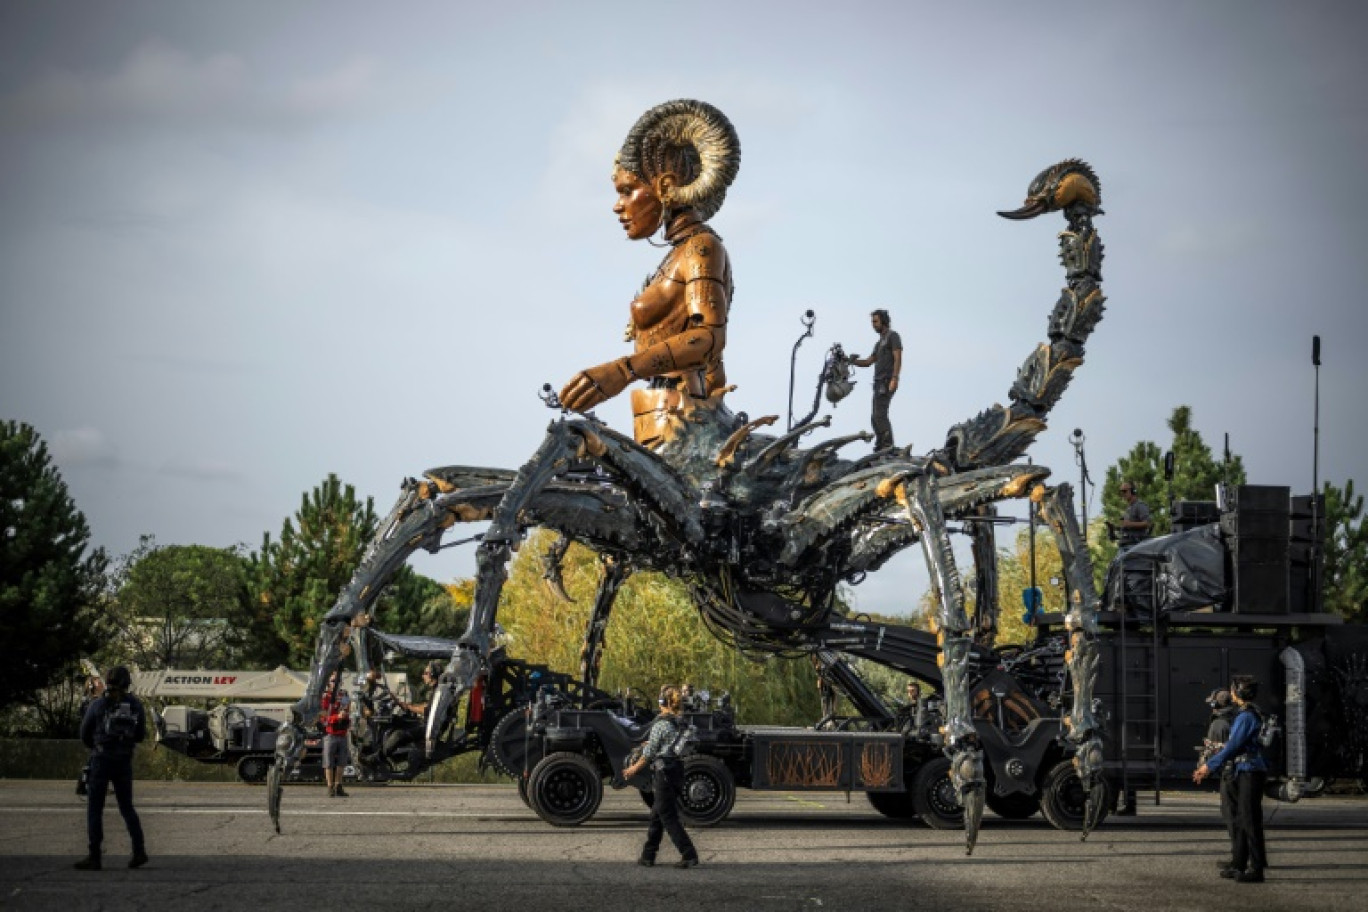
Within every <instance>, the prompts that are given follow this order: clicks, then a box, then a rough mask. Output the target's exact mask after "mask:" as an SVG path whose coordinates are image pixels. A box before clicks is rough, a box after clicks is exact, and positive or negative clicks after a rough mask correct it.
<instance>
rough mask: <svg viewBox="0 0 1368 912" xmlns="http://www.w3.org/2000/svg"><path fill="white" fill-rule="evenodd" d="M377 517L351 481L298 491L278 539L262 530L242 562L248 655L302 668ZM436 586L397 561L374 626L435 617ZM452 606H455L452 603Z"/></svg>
mask: <svg viewBox="0 0 1368 912" xmlns="http://www.w3.org/2000/svg"><path fill="white" fill-rule="evenodd" d="M378 524H379V520H378V518H377V516H376V514H375V503H374V499H373V498H370V497H367V498H366V499H365V500H361V499H360V498H358V497H357V495H356V489H355V488H354V487H353V486H352V485H343V484H342V482H341V481H339V480H338V478H337V476H336V475H332V474H330V475H328V477H327V478H326V479H324V481H323V483H322V484H320V485H318V486H317V487H315V488H314V489H313V491H311V492H309V493H306V494H305V495H303V497H302V499H301V502H300V506H299V509H298V510H297V511H296V512H295V514H294V517H293V519H289V518H287V519H286V520H285V522H284V524H283V525H282V526H281V529H280V537H279V539H276V540H272V538H271V535H270V533H269V532H268V533H267V534H266V535H265V536H264V537H263V540H262V545H261V550H260V551H259V552H257V553H255V554H253V555H252V556H251V558H250V559H249V561H248V585H249V590H250V592H251V604H252V611H251V628H252V630H253V632H254V635H255V636H254V640H255V643H256V645H255V648H254V652H253V657H254V659H255V660H256V661H257V662H259V663H262V664H267V665H276V664H281V663H287V664H290V665H291V666H293V667H305V666H307V665H308V663H309V662H310V661H311V660H312V658H313V652H314V647H315V645H316V644H317V641H318V631H319V624H320V622H321V621H322V619H323V616H324V615H325V614H327V612H328V610H329V609H330V608H331V607H332V605H333V603H334V602H335V601H336V599H337V595H338V593H339V592H341V590H342V587H343V586H345V585H346V584H347V582H348V581H349V580H350V579H351V577H352V574H353V573H355V571H356V568H357V566H358V565H359V564H360V562H361V556H362V553H363V552H364V551H365V548H366V545H367V543H369V541H370V540H371V538H372V537H373V536H374V535H375V531H376V528H377V526H378ZM446 597H447V596H446V594H445V593H444V592H443V591H442V587H441V586H440V585H439V584H437V583H435V582H433V581H432V580H429V579H426V578H424V577H421V576H419V575H418V574H416V573H414V571H413V570H412V569H411V568H409V567H402V568H400V570H399V572H398V573H396V574H395V575H394V577H393V579H392V580H391V582H390V585H389V586H388V587H387V589H386V591H385V593H384V594H383V595H382V596H381V598H380V599H379V601H378V604H377V605H376V624H377V626H379V627H380V628H381V629H389V630H396V631H399V630H403V631H405V632H409V631H412V630H416V629H418V628H420V627H422V625H423V624H424V623H425V621H424V617H425V614H424V611H425V606H428V603H429V602H433V606H432V608H431V609H430V610H428V614H427V615H426V617H427V620H428V621H431V620H432V619H433V618H434V617H438V616H440V605H442V604H443V599H444V598H446ZM453 610H454V609H453Z"/></svg>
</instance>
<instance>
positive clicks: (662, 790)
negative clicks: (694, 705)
mask: <svg viewBox="0 0 1368 912" xmlns="http://www.w3.org/2000/svg"><path fill="white" fill-rule="evenodd" d="M657 702H658V703H659V704H660V715H658V716H656V720H655V722H653V723H652V724H651V734H650V737H649V738H648V739H647V741H646V747H645V749H644V750H642V752H641V759H640V760H638V761H637V762H636V763H633V764H632V765H631V766H629V767H627V769H625V770H623V771H622V777H623V778H624V779H631V778H632V777H633V776H635V775H636V774H637V773H639V772H641V770H642V769H643V768H644V767H645V766H646V765H647V764H648V763H649V764H650V766H651V770H652V773H651V784H652V789H653V793H654V795H655V797H654V799H653V800H652V802H651V824H650V826H649V827H647V829H646V844H645V845H643V846H642V847H641V857H640V858H638V859H637V864H640V865H644V866H646V867H651V866H652V865H654V864H655V860H656V851H657V850H659V848H660V837H661V836H662V835H664V834H665V833H669V834H670V841H671V842H673V843H674V846H675V848H676V849H678V850H679V861H678V862H676V863H675V867H677V868H692V867H696V866H697V865H698V850H697V849H696V848H694V844H693V842H692V841H691V840H690V839H689V834H688V833H686V832H685V831H684V825H683V824H682V823H680V822H679V793H680V792H681V791H683V790H684V763H683V761H681V760H680V758H679V750H680V746H681V743H682V742H683V740H684V737H685V730H686V728H687V726H686V725H685V724H684V721H683V720H682V719H681V718H680V717H679V713H680V710H681V709H682V708H683V705H684V700H683V697H682V696H681V695H680V692H679V688H677V687H665V688H663V689H662V690H661V691H660V699H659V700H657Z"/></svg>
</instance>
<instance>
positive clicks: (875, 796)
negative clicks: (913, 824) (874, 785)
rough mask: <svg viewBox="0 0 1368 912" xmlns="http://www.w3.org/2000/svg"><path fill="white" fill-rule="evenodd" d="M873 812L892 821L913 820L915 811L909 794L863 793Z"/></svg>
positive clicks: (915, 814)
mask: <svg viewBox="0 0 1368 912" xmlns="http://www.w3.org/2000/svg"><path fill="white" fill-rule="evenodd" d="M865 797H866V798H868V799H869V804H870V806H871V807H873V808H874V810H876V811H878V812H879V813H880V814H883V815H884V816H885V817H889V818H891V819H893V820H915V819H916V817H917V809H916V808H915V807H913V805H912V795H911V793H909V792H865Z"/></svg>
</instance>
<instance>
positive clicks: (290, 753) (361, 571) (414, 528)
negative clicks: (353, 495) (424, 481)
mask: <svg viewBox="0 0 1368 912" xmlns="http://www.w3.org/2000/svg"><path fill="white" fill-rule="evenodd" d="M453 521H454V516H453V515H452V514H451V513H449V512H447V511H446V510H439V509H436V508H435V507H434V506H433V503H432V501H429V500H425V499H424V498H423V497H422V495H421V494H420V493H419V490H418V488H417V487H415V486H408V487H407V488H406V490H405V492H404V494H403V495H402V496H401V497H400V498H399V501H398V503H396V504H395V505H394V509H393V510H391V511H390V514H389V516H387V517H386V518H385V521H384V522H383V523H382V524H381V526H380V530H381V531H380V532H379V533H378V534H377V535H376V537H375V539H374V540H373V541H372V542H371V544H370V546H369V547H367V549H366V553H365V556H364V557H363V558H362V560H361V563H360V565H359V566H358V567H357V568H356V572H355V573H354V574H353V575H352V578H351V581H350V582H348V583H347V586H346V588H344V589H343V590H342V592H341V594H340V595H338V598H337V602H336V603H335V604H334V605H333V607H332V609H331V610H330V611H329V612H328V613H327V615H325V616H324V618H323V622H322V625H321V629H320V631H319V635H318V645H317V647H316V648H315V649H314V659H313V665H312V667H311V668H310V670H309V683H308V685H307V687H306V688H305V690H304V696H303V697H301V698H300V700H299V702H298V703H296V704H295V705H294V707H293V708H292V712H291V715H292V718H291V721H290V722H289V723H288V724H286V725H284V726H282V727H281V729H280V732H279V734H278V735H277V737H276V758H275V764H274V765H273V766H272V767H271V771H270V773H269V774H268V775H267V779H266V784H267V798H266V802H267V809H268V810H269V811H270V815H271V822H272V824H274V826H275V831H276V832H277V833H279V832H280V798H281V791H282V789H283V787H284V784H285V781H286V780H287V779H289V777H290V774H291V773H292V772H293V771H294V769H295V768H296V767H297V766H298V765H299V760H300V757H301V756H302V755H303V753H304V727H305V725H306V724H310V723H312V722H313V720H315V719H317V718H318V713H319V708H320V702H321V698H322V696H323V688H324V687H325V686H326V685H327V681H328V679H329V678H330V677H331V676H332V673H333V671H334V670H335V669H336V668H337V667H338V666H339V665H341V663H342V659H343V658H345V653H346V652H349V651H350V650H351V649H352V648H353V647H352V646H351V645H350V644H348V642H347V640H348V633H349V631H350V630H351V628H352V626H353V623H364V616H365V615H366V614H367V613H368V611H369V609H370V606H371V604H373V603H374V601H375V599H376V598H377V597H378V596H379V594H380V592H381V591H383V589H384V587H385V584H386V583H387V582H388V581H389V579H390V577H391V576H393V575H394V573H395V571H397V570H398V569H399V568H400V567H401V566H403V565H404V563H405V562H406V561H407V560H408V558H409V555H410V554H412V553H413V552H414V550H416V549H417V548H419V547H424V546H434V545H435V543H436V542H438V541H440V539H441V536H442V532H443V531H444V530H445V529H446V528H447V527H448V526H450V525H451V524H452V522H453Z"/></svg>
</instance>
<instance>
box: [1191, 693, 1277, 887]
mask: <svg viewBox="0 0 1368 912" xmlns="http://www.w3.org/2000/svg"><path fill="white" fill-rule="evenodd" d="M1258 692H1259V685H1258V682H1257V681H1255V680H1254V679H1253V678H1252V677H1249V676H1247V675H1239V676H1237V677H1236V678H1235V679H1234V680H1232V681H1231V682H1230V695H1231V697H1232V698H1233V699H1234V701H1235V705H1236V706H1237V707H1239V713H1238V714H1237V715H1236V716H1235V721H1234V723H1233V724H1232V725H1231V726H1230V739H1229V740H1228V741H1226V743H1225V747H1223V748H1221V749H1220V750H1219V751H1217V752H1216V754H1215V755H1213V756H1212V757H1211V759H1210V760H1207V761H1206V762H1205V763H1203V764H1202V765H1201V766H1199V767H1197V770H1196V771H1195V772H1194V773H1193V774H1192V781H1193V782H1197V783H1200V782H1201V781H1202V780H1203V779H1205V778H1206V777H1207V776H1209V775H1211V773H1213V772H1216V771H1217V770H1219V769H1221V768H1222V767H1223V766H1225V765H1226V764H1227V763H1229V764H1232V765H1234V767H1235V814H1234V827H1233V833H1234V835H1233V838H1232V839H1231V847H1230V848H1231V852H1230V858H1231V864H1230V866H1229V867H1227V868H1222V869H1221V872H1220V874H1221V876H1222V877H1227V878H1231V879H1234V880H1236V881H1238V882H1239V883H1263V881H1264V868H1266V867H1267V866H1268V857H1267V852H1266V851H1265V848H1264V831H1263V791H1264V784H1265V783H1266V782H1267V781H1268V761H1267V760H1266V759H1264V754H1263V745H1262V744H1260V743H1259V728H1260V727H1261V725H1262V724H1263V714H1262V713H1261V712H1260V711H1259V708H1258V707H1257V706H1255V705H1254V702H1253V701H1254V697H1255V696H1257V695H1258Z"/></svg>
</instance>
